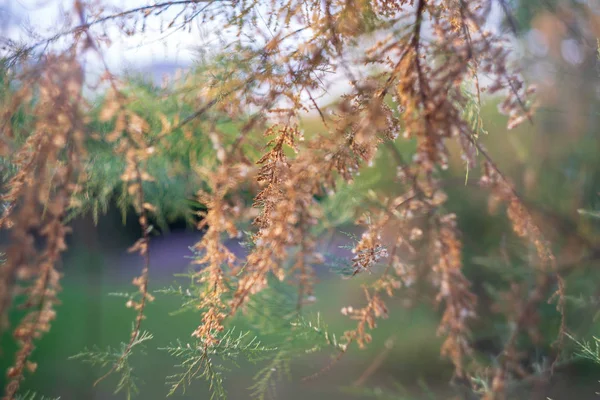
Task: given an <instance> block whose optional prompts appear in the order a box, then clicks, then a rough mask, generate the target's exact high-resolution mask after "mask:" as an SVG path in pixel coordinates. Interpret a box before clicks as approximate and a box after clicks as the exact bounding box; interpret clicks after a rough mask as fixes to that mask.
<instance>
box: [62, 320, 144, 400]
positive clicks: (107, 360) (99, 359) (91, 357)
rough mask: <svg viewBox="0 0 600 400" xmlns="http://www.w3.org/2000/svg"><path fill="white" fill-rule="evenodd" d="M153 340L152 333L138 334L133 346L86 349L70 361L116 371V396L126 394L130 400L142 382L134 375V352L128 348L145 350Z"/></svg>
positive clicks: (123, 345) (125, 344)
mask: <svg viewBox="0 0 600 400" xmlns="http://www.w3.org/2000/svg"><path fill="white" fill-rule="evenodd" d="M151 339H152V335H151V334H150V333H148V332H138V335H137V337H136V338H135V339H134V340H133V341H132V343H131V345H129V344H128V343H121V347H120V348H119V349H115V348H112V347H110V346H109V347H108V348H106V349H105V350H102V349H100V348H98V347H93V348H92V349H89V350H88V349H87V348H86V349H84V351H82V352H81V353H79V354H76V355H74V356H72V357H70V359H72V360H81V361H82V362H84V363H87V364H91V365H92V366H99V367H100V368H105V367H110V368H112V369H114V372H116V373H117V374H119V375H120V377H119V381H118V383H117V386H116V389H115V394H116V393H121V392H124V393H125V395H126V396H127V399H128V400H129V399H132V398H133V396H134V395H136V394H137V393H138V392H139V387H138V385H139V383H140V380H139V378H138V377H137V376H136V375H135V374H134V368H133V365H132V364H131V360H130V358H131V356H132V355H133V354H134V352H132V351H127V348H128V347H129V348H130V349H133V348H136V349H137V348H140V349H141V350H143V349H144V347H145V344H144V343H145V342H147V341H148V340H151ZM101 379H102V378H101Z"/></svg>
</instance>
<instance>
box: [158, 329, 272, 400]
mask: <svg viewBox="0 0 600 400" xmlns="http://www.w3.org/2000/svg"><path fill="white" fill-rule="evenodd" d="M249 337H250V336H249V332H240V333H239V334H237V335H236V334H235V329H234V328H232V329H230V330H227V331H225V332H224V333H223V334H222V335H221V336H220V337H219V342H218V343H217V344H216V345H209V344H207V343H205V342H203V341H202V340H199V341H198V342H195V343H193V344H190V343H182V342H180V341H177V342H176V343H175V344H173V345H170V346H167V347H164V348H160V349H159V350H163V351H166V352H168V353H169V354H170V355H171V356H173V357H175V358H177V359H178V360H179V364H178V365H177V367H178V368H179V369H181V370H182V372H179V373H177V374H174V375H172V376H169V377H167V383H168V384H169V385H170V390H169V394H168V395H169V396H171V395H173V394H175V393H176V392H177V391H178V390H182V391H183V392H184V393H185V391H186V388H187V387H188V386H189V385H191V383H192V381H194V380H199V379H203V380H205V381H206V382H208V384H209V389H210V392H211V396H210V398H211V400H212V399H225V398H226V392H225V388H224V387H223V373H224V372H225V371H228V367H227V365H226V363H229V364H233V365H235V366H239V365H238V364H237V362H238V360H239V359H240V358H244V359H246V360H248V361H250V362H257V361H260V360H264V359H265V358H266V357H267V354H269V353H271V352H273V351H275V350H276V349H275V348H269V347H266V346H264V345H262V344H261V342H260V341H258V339H257V338H256V336H254V337H252V338H251V339H249V340H248V338H249ZM217 360H218V362H217Z"/></svg>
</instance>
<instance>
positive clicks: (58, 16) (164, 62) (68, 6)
mask: <svg viewBox="0 0 600 400" xmlns="http://www.w3.org/2000/svg"><path fill="white" fill-rule="evenodd" d="M92 1H94V0H92ZM98 1H101V2H102V4H105V5H108V6H111V5H112V6H114V5H118V6H119V7H120V8H121V9H132V8H136V7H140V6H144V5H149V4H152V3H155V2H158V1H157V0H121V1H119V0H98ZM265 3H266V4H268V3H270V1H267V0H265ZM73 4H74V0H0V35H4V37H8V38H11V39H14V40H18V39H23V40H26V41H27V42H29V43H31V42H32V40H31V39H30V38H28V36H27V35H26V32H25V31H24V29H23V26H26V25H27V24H29V25H30V26H32V27H33V28H34V29H35V32H36V33H38V34H39V35H40V36H41V37H49V36H51V35H52V34H55V33H56V32H58V31H63V30H68V27H71V28H72V27H74V26H76V25H79V21H78V20H75V21H70V22H68V21H66V23H67V25H66V26H65V25H64V24H65V19H64V17H63V16H62V15H64V14H63V13H64V11H72V10H73ZM181 9H182V8H181V7H180V6H179V7H177V6H175V7H172V8H170V9H168V10H167V11H165V12H164V14H163V15H162V18H161V17H153V18H150V19H148V23H147V25H146V30H145V32H144V34H143V35H139V34H138V35H133V36H132V37H125V36H124V35H121V34H118V33H117V31H116V29H112V31H109V34H110V36H111V40H113V42H112V44H111V46H109V47H108V48H106V49H105V50H104V51H103V53H104V55H105V59H106V60H107V63H108V65H109V68H110V69H111V72H113V73H117V74H118V73H120V72H123V71H124V70H128V71H138V72H144V73H145V72H147V73H148V74H151V75H152V77H154V78H155V79H156V78H160V76H161V75H162V74H163V73H172V72H173V71H174V70H175V68H176V67H185V66H188V65H190V64H191V63H193V62H194V61H195V60H197V59H198V56H197V53H196V52H197V50H196V49H197V48H198V47H199V46H206V45H207V44H208V45H211V44H214V43H215V37H216V36H215V35H214V33H215V32H218V33H221V34H222V33H223V32H222V26H219V25H218V24H216V23H209V24H204V25H202V26H200V21H196V23H192V25H191V32H189V31H188V30H187V29H186V30H179V31H169V32H168V33H167V34H164V33H163V34H161V33H160V22H161V20H163V21H164V20H166V21H170V18H169V17H172V16H174V15H176V14H177V13H178V12H179V11H180V10H181ZM500 16H501V11H500V10H499V8H498V7H496V9H494V10H493V12H492V17H491V21H492V22H494V21H495V22H494V25H496V24H497V21H499V19H500ZM7 21H8V23H7ZM106 26H111V23H110V22H109V23H108V24H106ZM56 45H57V46H60V43H57V44H56ZM356 67H357V68H359V67H358V66H356ZM86 71H87V73H88V74H89V75H88V76H89V77H93V76H98V75H99V74H100V73H102V71H103V68H102V66H101V64H100V61H99V58H98V57H97V56H96V55H95V54H94V53H93V52H89V54H88V55H87V59H86ZM335 75H337V74H335ZM149 77H150V76H149ZM332 79H333V80H334V81H335V82H336V84H335V85H334V87H332V88H331V91H330V93H329V95H336V94H340V93H341V92H343V91H344V90H346V89H347V88H348V86H347V80H346V79H345V78H344V77H343V76H338V77H336V76H332ZM337 82H339V83H340V84H339V85H338V84H337ZM333 91H335V92H336V93H333ZM337 92H340V93H337ZM326 97H329V96H326Z"/></svg>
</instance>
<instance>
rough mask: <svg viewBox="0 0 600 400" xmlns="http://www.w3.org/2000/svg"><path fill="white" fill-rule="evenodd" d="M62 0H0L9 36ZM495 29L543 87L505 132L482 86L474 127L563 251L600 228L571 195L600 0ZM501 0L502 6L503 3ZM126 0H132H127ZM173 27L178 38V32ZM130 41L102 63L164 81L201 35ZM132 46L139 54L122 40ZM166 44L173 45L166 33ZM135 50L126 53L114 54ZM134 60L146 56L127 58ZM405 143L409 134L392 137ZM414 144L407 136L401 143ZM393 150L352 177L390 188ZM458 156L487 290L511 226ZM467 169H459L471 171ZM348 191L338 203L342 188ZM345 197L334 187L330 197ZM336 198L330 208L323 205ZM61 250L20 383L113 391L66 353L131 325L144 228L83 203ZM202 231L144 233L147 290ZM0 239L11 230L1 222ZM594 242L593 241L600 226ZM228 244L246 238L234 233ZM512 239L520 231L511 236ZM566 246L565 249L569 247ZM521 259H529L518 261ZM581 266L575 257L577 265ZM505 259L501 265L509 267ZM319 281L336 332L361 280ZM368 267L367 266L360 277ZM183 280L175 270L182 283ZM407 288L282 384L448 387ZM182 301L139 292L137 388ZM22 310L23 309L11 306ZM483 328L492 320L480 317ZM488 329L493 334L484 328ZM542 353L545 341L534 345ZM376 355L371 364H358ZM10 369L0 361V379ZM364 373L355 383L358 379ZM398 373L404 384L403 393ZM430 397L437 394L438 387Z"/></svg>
mask: <svg viewBox="0 0 600 400" xmlns="http://www.w3.org/2000/svg"><path fill="white" fill-rule="evenodd" d="M59 3H60V2H54V3H53V2H43V3H39V2H37V1H35V2H34V1H32V2H27V1H24V0H22V1H14V0H6V1H5V2H4V3H0V16H1V17H0V30H1V31H2V32H3V33H4V34H5V35H7V36H8V35H19V30H20V29H21V27H22V26H23V25H24V24H26V23H31V24H34V25H35V24H39V26H42V27H43V26H47V27H50V26H51V25H49V24H51V21H52V18H55V17H57V16H58V15H59V14H53V13H56V12H57V10H58V9H59V8H58V5H59ZM496 3H497V4H496V5H495V10H496V11H495V13H494V16H495V17H494V21H492V22H491V25H493V26H494V29H503V30H505V31H506V32H507V34H510V35H513V36H514V39H513V40H512V41H511V44H510V45H511V46H513V47H514V51H515V61H516V62H518V63H519V65H520V66H521V68H522V72H523V74H524V76H525V77H526V79H527V81H528V82H531V83H535V84H536V85H537V87H538V91H537V94H536V101H537V104H538V108H537V112H536V115H535V118H534V123H533V124H524V125H522V126H520V127H519V128H517V129H515V130H510V131H507V129H506V122H507V119H506V117H504V116H502V115H500V114H499V112H498V104H499V101H500V100H499V99H496V98H488V97H484V105H483V107H482V110H481V118H482V120H483V123H484V127H485V129H486V130H487V132H488V134H487V135H484V136H483V137H482V138H481V140H482V142H483V143H485V145H486V146H487V148H488V149H489V152H490V154H491V155H492V156H493V157H494V159H495V160H496V161H497V163H498V164H499V166H500V168H501V169H502V170H503V171H504V172H505V173H506V175H507V176H509V177H510V178H511V179H512V180H513V182H515V185H516V186H517V188H518V190H519V191H520V192H521V193H522V194H523V196H524V199H525V200H526V202H527V203H528V204H530V205H532V207H533V208H534V209H535V210H537V211H536V212H538V213H540V216H543V217H544V218H545V221H552V223H551V224H550V226H549V227H548V228H549V229H551V231H552V232H553V237H552V239H553V242H554V243H555V244H556V245H557V246H558V247H559V248H560V254H561V256H562V257H564V260H568V257H569V254H571V253H576V249H575V246H577V244H576V243H574V242H573V241H571V240H570V239H571V237H572V236H573V235H575V233H577V234H578V235H583V236H585V237H587V238H589V239H590V240H591V241H594V240H597V238H598V233H599V232H600V230H599V228H600V222H598V221H597V220H594V219H593V218H589V217H588V216H587V214H586V213H582V212H581V211H579V210H587V211H590V212H594V210H596V211H597V210H600V197H599V196H600V195H599V193H598V192H599V191H600V132H599V126H600V67H599V66H600V63H599V62H598V44H597V40H596V38H597V37H600V1H597V0H596V1H594V0H570V1H566V0H564V1H556V0H554V1H551V0H521V1H512V2H511V1H506V2H496ZM501 3H504V4H505V5H506V6H507V7H508V8H509V9H510V10H511V11H510V13H509V15H508V16H507V15H506V14H504V13H503V11H502V7H501ZM132 4H133V3H132ZM168 40H174V41H175V42H177V41H178V39H177V37H175V38H170V39H168ZM148 42H149V43H128V44H126V45H124V46H129V47H123V48H120V50H119V48H118V49H117V50H116V52H115V54H111V55H110V62H111V63H113V66H114V67H115V68H117V69H119V70H120V71H121V73H122V74H123V75H127V74H129V75H130V76H135V77H136V79H140V77H141V79H145V80H146V81H148V82H154V83H157V84H158V83H159V81H160V79H161V78H162V76H163V74H172V73H174V72H175V70H176V69H177V68H181V67H187V66H189V65H190V63H192V62H194V57H195V55H197V54H198V53H197V52H198V48H197V47H194V46H195V43H187V47H186V43H185V42H184V43H183V44H181V43H180V51H179V52H174V53H171V52H170V50H168V49H169V48H171V47H169V46H166V48H167V50H164V49H163V47H161V45H153V44H152V43H151V41H150V40H149V41H148ZM130 49H138V50H136V51H137V53H135V54H133V55H132V54H131V53H128V51H129V50H130ZM171 49H172V48H171ZM124 53H128V54H129V57H130V59H129V60H128V59H126V57H125V59H123V60H120V59H119V54H124ZM132 60H141V61H140V62H137V63H136V62H134V61H132ZM304 125H305V129H306V130H307V132H309V130H310V129H311V126H317V125H318V121H317V118H316V117H315V118H314V120H311V117H307V119H306V120H305V121H304ZM399 146H400V147H401V150H404V149H403V148H402V146H405V145H403V144H399ZM409 150H410V144H406V151H409ZM389 157H390V155H389V154H388V153H386V152H385V151H382V152H381V153H380V156H379V158H378V159H377V163H376V165H375V166H374V167H372V168H370V169H369V170H367V171H364V173H362V174H361V177H360V178H359V179H357V185H356V187H357V189H356V190H368V188H372V187H378V188H379V189H381V190H393V189H387V188H390V186H391V185H390V183H391V182H392V180H393V178H394V174H395V170H394V169H393V168H390V165H391V161H390V159H389ZM465 174H466V170H465V166H464V164H463V163H462V162H461V160H460V159H459V158H458V157H457V158H456V159H455V160H453V162H452V163H451V168H450V170H449V171H448V172H447V180H448V182H449V184H448V192H449V197H450V200H449V202H448V207H449V208H450V209H451V210H452V211H453V212H455V213H456V214H457V216H458V221H459V224H460V228H461V230H462V232H463V240H464V244H465V248H464V264H465V271H466V272H465V273H466V275H467V277H468V278H469V279H470V280H471V281H472V282H474V288H475V291H476V292H484V291H485V290H486V282H489V281H490V280H493V279H496V278H497V277H498V276H499V274H502V273H505V272H506V270H507V268H505V266H504V265H502V263H499V262H498V258H499V253H500V252H502V249H503V248H505V247H510V246H512V245H513V244H512V243H511V242H510V239H507V237H508V238H509V237H510V235H509V233H510V227H509V225H508V223H507V221H506V219H505V217H504V216H503V214H502V212H501V211H499V210H497V209H496V208H497V207H495V205H494V204H493V203H490V202H489V200H488V196H487V195H486V193H484V192H482V191H481V189H479V188H477V187H476V186H475V185H472V184H470V182H471V181H473V180H474V179H471V180H469V179H465ZM465 181H466V184H465ZM340 202H341V203H340ZM340 207H341V208H343V199H342V200H339V202H338V203H336V204H335V205H334V206H332V207H331V209H332V210H334V211H335V209H339V208H340ZM332 212H333V211H332ZM73 228H74V232H73V234H72V235H71V236H70V237H69V243H68V244H69V250H68V252H67V254H66V256H65V257H64V261H63V265H62V270H63V272H64V280H63V287H64V290H63V292H62V293H61V295H60V298H61V301H62V304H61V305H60V306H59V308H58V314H57V319H56V321H55V322H54V324H53V327H52V330H51V331H50V333H49V334H47V335H45V336H44V337H43V338H42V339H41V340H40V342H39V345H38V347H37V349H36V351H35V354H34V358H35V359H36V360H38V361H39V366H38V370H37V371H36V373H35V374H34V375H32V376H30V377H28V378H27V380H26V381H25V384H24V387H25V390H32V391H35V392H37V393H40V394H43V395H45V396H48V397H59V396H60V398H61V399H65V400H70V399H109V398H122V397H123V395H121V394H119V395H114V394H113V392H112V390H111V388H113V387H114V383H115V382H113V381H112V380H114V379H116V378H114V377H111V378H109V379H108V380H107V381H105V382H102V383H101V384H100V385H98V386H97V387H92V383H93V382H94V380H95V379H96V378H98V377H99V376H100V375H101V371H100V370H98V369H94V368H92V367H90V366H87V365H84V364H81V363H80V362H78V361H74V360H69V357H70V356H72V355H74V354H76V353H79V352H80V351H82V350H83V349H84V348H85V347H92V346H94V345H97V346H99V347H105V346H109V345H110V346H117V345H118V344H119V343H120V342H121V341H122V340H123V338H124V337H126V336H127V335H128V333H129V329H130V326H131V322H132V319H133V316H134V315H133V312H132V311H131V310H130V309H127V308H125V307H124V304H123V299H122V298H120V297H115V296H111V295H110V293H118V292H127V291H130V290H131V286H130V284H131V280H132V278H133V277H134V276H136V275H137V274H138V273H139V270H140V268H141V265H142V263H141V260H140V259H139V257H138V256H137V255H135V254H134V255H131V254H128V253H127V251H126V249H127V248H128V247H129V246H130V245H131V244H132V243H133V242H134V241H135V240H136V239H137V238H138V237H139V228H138V226H137V223H136V221H135V219H131V220H129V219H126V220H125V221H123V220H122V216H121V214H120V212H119V210H118V209H117V208H116V207H109V209H108V211H107V213H106V215H105V216H104V217H102V218H100V220H99V222H98V223H97V224H96V223H95V221H94V219H93V217H92V216H91V215H90V216H84V217H79V218H77V219H76V220H75V221H74V222H73ZM353 230H356V229H355V227H352V226H349V225H348V226H341V227H338V228H337V230H336V231H335V232H333V233H332V235H327V236H324V237H323V240H322V244H321V246H322V247H323V248H324V249H325V250H326V251H327V252H329V253H333V254H336V255H339V256H347V255H348V254H349V253H348V251H347V250H345V249H342V248H340V246H342V245H344V244H347V242H348V238H347V236H345V235H344V234H343V233H342V231H346V232H348V231H353ZM199 238H200V233H198V232H195V231H194V230H193V228H190V227H189V226H188V225H187V224H186V223H185V221H183V220H181V221H172V222H170V223H169V231H168V232H165V233H164V234H163V235H162V236H160V237H156V238H153V240H152V244H151V247H150V253H151V255H152V256H151V260H152V261H151V271H152V272H151V289H152V290H156V289H160V288H163V287H166V286H169V285H171V284H173V282H176V281H177V278H176V277H175V276H174V274H177V273H182V272H185V271H186V270H187V266H188V265H189V261H190V260H189V259H188V258H187V257H189V256H191V255H192V253H191V252H190V250H189V246H191V245H193V244H194V243H195V242H196V241H197V240H198V239H199ZM0 240H1V241H0V245H5V244H6V238H5V237H3V236H0ZM596 243H597V241H596ZM230 244H231V246H232V248H234V249H235V251H236V252H238V253H240V254H241V253H242V252H243V251H244V250H243V248H242V247H241V246H240V245H239V244H238V243H237V242H235V241H232V242H231V243H230ZM515 246H516V245H515ZM569 246H573V247H574V248H573V250H572V251H570V247H569ZM514 262H515V263H519V262H523V260H516V261H514ZM582 267H583V266H582ZM585 267H586V268H582V272H581V273H578V274H577V273H576V274H575V275H574V276H573V277H572V278H570V279H569V290H568V294H569V299H570V302H571V303H570V304H571V305H572V306H570V307H569V315H568V326H569V328H570V330H571V331H572V332H573V334H575V335H577V337H580V338H585V339H590V338H591V337H592V336H593V335H600V320H596V318H595V315H596V313H597V311H598V304H600V300H599V299H600V297H599V296H600V285H599V284H598V282H600V274H599V273H598V268H597V267H600V263H599V262H596V261H594V260H591V261H590V262H588V265H586V266H585ZM506 273H508V272H506ZM318 275H319V278H320V280H321V283H320V285H319V286H318V288H317V293H316V298H317V303H316V304H315V305H314V306H312V308H311V310H312V311H313V312H316V310H319V311H320V312H321V314H322V315H323V316H324V318H325V319H326V320H327V321H328V323H329V330H330V331H332V332H336V333H338V334H342V333H343V331H344V330H345V329H346V328H348V327H350V326H351V324H352V322H351V321H348V320H347V318H345V317H343V316H342V315H341V313H340V309H341V307H343V306H345V305H347V304H349V303H351V302H352V300H353V299H355V298H357V296H360V295H359V294H358V292H359V291H360V288H359V286H360V279H356V280H355V281H344V282H340V279H341V278H340V276H339V275H336V274H332V273H331V272H329V271H327V270H326V267H323V268H322V270H319V271H318ZM361 279H362V278H361ZM175 284H177V283H175ZM400 302H401V300H393V299H392V300H390V304H389V308H390V310H391V314H390V318H389V319H387V320H382V321H381V322H380V323H379V326H378V329H377V330H375V331H374V333H373V336H374V341H373V343H372V344H371V345H370V346H369V347H368V348H367V349H366V350H360V351H359V350H354V351H351V352H349V353H348V354H346V355H345V356H344V358H343V359H342V360H341V361H340V362H339V363H338V364H337V365H336V366H335V367H334V368H333V369H332V370H330V371H327V372H326V373H325V374H323V375H322V376H320V377H319V378H317V379H315V380H312V381H309V382H300V379H299V378H300V377H302V376H306V375H310V374H311V373H313V372H315V371H317V370H319V369H321V368H322V367H323V366H324V365H326V364H327V363H328V362H329V360H330V354H321V355H319V354H317V355H307V357H305V358H302V359H300V360H298V361H297V362H296V363H294V373H293V378H292V379H291V380H287V379H284V380H282V381H281V383H280V384H279V386H278V392H277V393H278V395H277V398H281V399H304V398H307V397H312V398H315V399H347V398H371V397H379V398H389V399H409V398H410V399H420V398H423V399H426V398H449V397H450V396H451V394H450V393H453V394H452V395H455V393H454V392H451V391H450V389H449V386H448V382H449V380H450V378H451V374H452V369H451V366H450V364H449V363H448V362H446V361H445V360H443V359H441V358H440V356H439V346H440V339H439V338H438V337H437V336H436V327H437V324H438V320H439V314H438V310H436V309H435V307H432V306H431V305H430V304H420V305H416V306H414V307H411V308H408V309H406V308H403V307H401V304H395V303H400ZM178 305H179V303H178V301H177V300H176V299H171V298H169V297H160V295H159V299H158V300H157V301H155V302H154V303H152V304H151V305H150V306H149V307H148V313H147V320H146V321H145V323H144V324H145V329H147V330H148V331H150V332H152V334H153V335H154V340H153V343H152V347H151V348H148V352H147V354H146V355H139V354H136V355H135V356H134V357H136V359H135V360H134V361H133V362H134V364H135V365H136V367H137V371H138V374H139V376H140V378H141V379H142V380H143V381H144V384H143V385H142V386H141V391H140V395H139V398H140V399H148V400H152V399H163V398H164V397H165V395H166V393H167V391H168V390H167V386H166V385H165V382H164V380H165V379H164V378H165V376H167V375H170V374H172V373H173V370H172V368H173V362H172V360H171V359H170V357H169V356H168V355H167V354H166V353H164V352H160V351H156V350H155V349H154V348H155V347H162V346H165V345H167V344H168V343H169V342H172V341H173V340H174V338H183V339H184V340H185V339H186V338H187V337H189V333H190V332H191V331H193V329H194V328H195V326H196V325H197V321H198V320H199V316H198V315H194V314H192V313H187V314H178V315H171V313H172V312H173V311H175V310H177V308H178ZM553 313H554V306H553V305H548V319H547V320H543V321H542V322H541V324H542V326H543V330H544V333H545V334H546V335H547V337H548V340H549V341H552V340H553V337H554V336H553V335H555V332H556V329H557V319H556V315H554V314H553ZM14 317H15V318H16V317H18V312H17V313H16V314H15V315H14ZM486 329H490V330H492V331H493V330H494V329H497V327H495V326H494V325H489V326H488V327H487V328H486ZM491 336H493V335H490V337H491ZM476 345H477V346H478V348H480V349H483V350H484V351H485V350H486V349H487V350H488V351H489V352H490V354H493V353H495V352H496V353H497V351H498V350H499V349H500V348H501V347H499V346H501V344H499V343H495V342H494V341H493V340H488V339H487V336H486V334H485V329H480V330H478V337H476ZM12 346H13V344H12V341H11V338H10V335H9V334H6V335H5V336H3V337H2V338H1V339H0V349H1V353H0V370H5V368H6V367H7V366H8V365H9V363H10V362H11V356H12V352H13V351H14V348H13V347H12ZM543 357H544V355H543V354H540V358H543ZM374 363H375V365H376V369H375V371H374V372H373V373H372V374H367V375H365V370H367V369H368V368H369V367H370V366H372V365H374ZM256 368H257V367H256V366H252V365H246V364H242V365H241V366H240V368H235V369H234V370H233V371H232V373H231V374H229V379H228V380H227V381H226V387H227V389H228V391H229V395H230V398H231V399H246V398H249V392H248V391H247V388H248V387H249V386H250V385H251V383H252V377H253V375H254V373H255V372H256ZM3 380H4V374H1V375H0V386H2V385H3ZM598 380H600V368H598V367H597V366H595V365H594V364H593V363H591V362H588V361H585V360H581V361H577V360H573V361H572V362H570V363H568V365H566V367H564V368H561V369H560V371H558V372H557V374H556V375H555V376H554V377H553V378H552V383H551V385H549V386H544V387H543V388H541V389H539V390H537V389H535V388H533V389H531V388H527V389H524V390H523V393H522V397H520V398H523V399H529V398H536V399H537V398H540V399H546V398H551V399H556V400H558V399H587V398H589V399H593V398H596V397H597V394H596V392H597V391H600V383H598ZM356 383H359V384H360V385H356ZM400 386H402V387H403V388H405V389H406V390H407V392H408V394H406V395H404V394H402V393H403V392H402V390H401V389H400V388H399V387H400ZM206 393H207V391H206V387H205V385H204V383H203V382H197V383H195V384H194V385H193V386H192V387H191V388H190V390H188V392H187V393H186V394H185V395H176V396H177V397H183V398H201V399H202V398H207V397H206ZM435 396H437V397H435Z"/></svg>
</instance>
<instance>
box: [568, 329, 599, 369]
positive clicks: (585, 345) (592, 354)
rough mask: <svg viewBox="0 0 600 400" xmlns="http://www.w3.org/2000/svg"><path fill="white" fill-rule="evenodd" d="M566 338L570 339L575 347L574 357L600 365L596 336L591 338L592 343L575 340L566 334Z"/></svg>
mask: <svg viewBox="0 0 600 400" xmlns="http://www.w3.org/2000/svg"><path fill="white" fill-rule="evenodd" d="M567 337H568V338H569V339H571V340H572V341H573V342H575V344H576V345H577V350H576V351H575V356H576V357H579V358H582V359H585V360H590V361H593V362H594V363H596V364H600V339H599V338H597V337H596V336H594V337H593V339H594V340H593V341H592V342H590V341H586V340H581V341H579V340H577V339H575V338H574V337H573V336H571V335H569V334H567Z"/></svg>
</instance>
